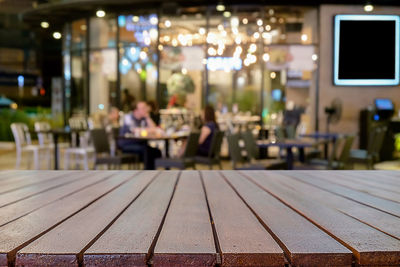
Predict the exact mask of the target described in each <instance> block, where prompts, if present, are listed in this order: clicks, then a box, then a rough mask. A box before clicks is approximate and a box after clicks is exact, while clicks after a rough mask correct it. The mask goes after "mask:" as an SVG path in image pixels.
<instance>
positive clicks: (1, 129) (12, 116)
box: [0, 109, 33, 141]
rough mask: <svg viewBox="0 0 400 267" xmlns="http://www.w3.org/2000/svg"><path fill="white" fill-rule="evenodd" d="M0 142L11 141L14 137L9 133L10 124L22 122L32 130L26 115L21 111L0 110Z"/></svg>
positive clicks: (30, 122)
mask: <svg viewBox="0 0 400 267" xmlns="http://www.w3.org/2000/svg"><path fill="white" fill-rule="evenodd" d="M0 117H1V120H0V141H13V140H14V137H13V135H12V132H11V128H10V126H11V123H14V122H23V123H26V124H27V125H28V127H29V128H30V129H32V128H33V122H32V120H31V119H30V118H29V116H28V114H27V113H25V112H24V111H21V110H13V109H0Z"/></svg>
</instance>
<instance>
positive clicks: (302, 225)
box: [222, 171, 353, 266]
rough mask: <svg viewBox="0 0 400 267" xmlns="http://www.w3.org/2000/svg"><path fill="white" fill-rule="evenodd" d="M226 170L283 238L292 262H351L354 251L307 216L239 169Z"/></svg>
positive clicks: (245, 195)
mask: <svg viewBox="0 0 400 267" xmlns="http://www.w3.org/2000/svg"><path fill="white" fill-rule="evenodd" d="M222 174H223V176H224V177H225V179H226V180H227V181H228V182H229V183H230V184H231V185H232V186H233V187H234V188H235V190H236V191H237V193H238V194H239V195H240V196H241V198H243V200H244V201H245V202H246V203H247V204H248V206H250V207H251V209H252V210H253V211H254V213H256V214H257V217H258V218H260V219H261V220H262V221H263V223H264V225H265V226H264V227H266V228H267V229H269V231H271V232H272V233H273V235H274V236H275V237H276V238H275V240H279V243H280V244H281V247H282V248H283V249H284V251H285V254H286V255H287V258H288V260H289V262H290V263H291V265H292V266H351V264H352V260H353V259H352V258H353V254H352V252H351V251H350V250H348V249H347V248H345V247H344V246H343V245H341V244H340V243H339V242H337V241H336V240H334V239H333V238H331V237H330V236H329V235H327V234H326V233H325V232H323V231H322V230H321V229H319V228H318V227H316V226H315V225H314V224H312V223H311V222H309V221H308V220H307V219H305V218H304V217H302V216H301V215H299V214H298V213H296V212H295V211H293V210H292V209H290V208H289V207H287V206H285V205H284V204H283V203H282V202H280V201H279V200H277V199H276V198H274V197H273V196H271V195H270V194H268V193H267V192H265V191H264V190H262V189H261V188H260V187H258V186H257V185H255V184H254V183H252V182H250V181H249V180H248V179H246V178H244V177H243V176H241V175H240V174H239V173H238V172H236V171H224V172H222Z"/></svg>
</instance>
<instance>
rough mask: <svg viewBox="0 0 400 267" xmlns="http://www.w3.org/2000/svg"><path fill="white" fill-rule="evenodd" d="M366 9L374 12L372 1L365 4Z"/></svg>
mask: <svg viewBox="0 0 400 267" xmlns="http://www.w3.org/2000/svg"><path fill="white" fill-rule="evenodd" d="M364 11H365V12H372V11H374V6H373V5H372V4H371V3H370V2H367V3H366V4H365V6H364Z"/></svg>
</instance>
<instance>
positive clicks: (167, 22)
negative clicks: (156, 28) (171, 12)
mask: <svg viewBox="0 0 400 267" xmlns="http://www.w3.org/2000/svg"><path fill="white" fill-rule="evenodd" d="M164 25H165V27H167V28H169V27H171V21H170V20H166V21H165V22H164Z"/></svg>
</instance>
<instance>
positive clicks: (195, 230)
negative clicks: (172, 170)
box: [153, 171, 216, 266]
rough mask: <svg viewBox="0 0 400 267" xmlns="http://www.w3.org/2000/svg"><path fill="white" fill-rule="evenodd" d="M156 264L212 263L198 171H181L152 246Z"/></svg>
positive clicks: (210, 235)
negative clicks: (155, 241)
mask: <svg viewBox="0 0 400 267" xmlns="http://www.w3.org/2000/svg"><path fill="white" fill-rule="evenodd" d="M153 263H154V264H155V265H156V266H214V265H215V263H216V250H215V244H214V238H213V232H212V227H211V222H210V219H209V214H208V208H207V203H206V198H205V194H204V191H203V188H202V185H201V180H200V175H199V173H198V172H193V171H184V172H182V174H181V176H180V179H179V183H178V185H177V188H176V191H175V194H174V197H173V199H172V202H171V206H170V207H169V209H168V214H167V217H166V219H165V223H164V225H163V228H162V230H161V233H160V236H159V238H158V241H157V244H156V247H155V249H154V258H153Z"/></svg>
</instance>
